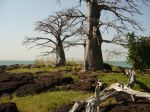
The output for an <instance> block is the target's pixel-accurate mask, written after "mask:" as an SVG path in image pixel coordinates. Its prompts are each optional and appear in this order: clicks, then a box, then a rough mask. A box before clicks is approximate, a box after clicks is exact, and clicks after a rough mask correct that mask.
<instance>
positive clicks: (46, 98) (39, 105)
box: [9, 66, 150, 112]
mask: <svg viewBox="0 0 150 112" xmlns="http://www.w3.org/2000/svg"><path fill="white" fill-rule="evenodd" d="M66 69H71V70H72V72H69V73H68V74H64V76H65V77H69V76H71V77H72V78H73V79H74V80H75V81H77V80H80V79H79V77H78V76H77V75H76V72H77V71H76V66H65V67H58V68H55V67H42V68H31V69H28V68H20V69H15V70H11V71H9V72H11V73H23V72H32V73H36V72H39V71H58V70H66ZM90 75H97V76H98V80H102V81H104V82H105V83H106V84H107V85H110V84H112V83H116V82H122V83H127V81H128V78H127V76H125V75H124V74H122V73H104V72H92V73H91V74H90ZM149 79H150V74H149V75H148V74H145V75H141V74H138V75H137V81H136V83H135V86H134V89H136V90H140V91H149V92H150V81H149ZM91 95H92V93H83V92H75V91H56V92H46V93H41V94H38V95H34V96H26V97H15V98H13V99H12V101H13V102H16V104H17V107H18V108H19V110H20V112H51V111H52V110H53V109H54V108H57V107H60V106H62V105H64V104H67V103H70V102H71V101H74V100H78V99H84V98H87V97H89V96H91ZM110 102H115V101H114V100H110V101H109V102H107V103H110ZM102 105H103V104H102ZM104 105H105V102H104Z"/></svg>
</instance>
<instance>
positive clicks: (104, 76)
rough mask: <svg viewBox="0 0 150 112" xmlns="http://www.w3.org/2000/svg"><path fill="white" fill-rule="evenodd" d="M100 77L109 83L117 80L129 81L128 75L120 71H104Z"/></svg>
mask: <svg viewBox="0 0 150 112" xmlns="http://www.w3.org/2000/svg"><path fill="white" fill-rule="evenodd" d="M98 79H100V80H102V81H104V82H105V83H106V84H107V85H110V84H112V83H117V82H122V83H127V81H128V78H127V76H125V75H123V74H118V73H103V74H101V75H99V77H98Z"/></svg>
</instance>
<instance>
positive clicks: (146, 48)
mask: <svg viewBox="0 0 150 112" xmlns="http://www.w3.org/2000/svg"><path fill="white" fill-rule="evenodd" d="M126 38H127V40H128V45H127V48H128V51H129V53H128V57H127V60H128V62H129V63H130V64H131V65H132V67H133V68H134V69H139V70H142V69H145V68H150V60H149V58H150V37H146V36H141V37H138V36H136V35H135V34H134V33H129V34H127V37H126Z"/></svg>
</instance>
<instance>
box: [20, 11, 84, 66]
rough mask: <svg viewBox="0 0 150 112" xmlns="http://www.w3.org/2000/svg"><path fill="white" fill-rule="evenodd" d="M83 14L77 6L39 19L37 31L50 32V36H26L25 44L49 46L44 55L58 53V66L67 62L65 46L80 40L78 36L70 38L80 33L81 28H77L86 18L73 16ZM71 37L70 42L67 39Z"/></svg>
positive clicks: (31, 46)
mask: <svg viewBox="0 0 150 112" xmlns="http://www.w3.org/2000/svg"><path fill="white" fill-rule="evenodd" d="M79 13H80V15H82V14H81V12H80V11H79V10H76V9H75V8H71V9H66V10H63V11H59V12H56V13H55V15H51V16H49V17H48V18H47V19H46V20H43V21H38V22H37V24H36V27H35V31H38V32H43V33H45V34H48V35H49V37H26V38H25V41H24V42H23V43H24V44H25V45H27V47H28V46H30V47H29V48H33V47H42V48H43V47H44V48H45V47H48V48H49V50H48V51H46V52H44V54H43V55H48V54H50V53H56V66H63V65H65V63H66V58H65V52H64V48H67V47H70V46H72V45H74V44H75V43H76V42H78V41H79V40H80V39H78V38H77V37H76V38H74V39H72V40H71V39H70V37H73V36H74V35H78V32H79V30H80V29H78V28H79V27H78V28H76V25H78V26H79V24H80V25H81V26H82V24H83V23H82V22H84V21H85V20H84V18H83V19H80V20H79V17H74V18H72V17H71V16H72V15H79ZM67 39H69V41H70V42H68V41H67Z"/></svg>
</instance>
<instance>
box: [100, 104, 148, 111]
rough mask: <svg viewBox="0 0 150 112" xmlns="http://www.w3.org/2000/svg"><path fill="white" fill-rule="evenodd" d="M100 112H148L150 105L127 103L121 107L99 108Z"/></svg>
mask: <svg viewBox="0 0 150 112" xmlns="http://www.w3.org/2000/svg"><path fill="white" fill-rule="evenodd" d="M100 112H150V104H147V103H128V104H121V105H119V104H118V105H109V106H106V107H103V108H100Z"/></svg>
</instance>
